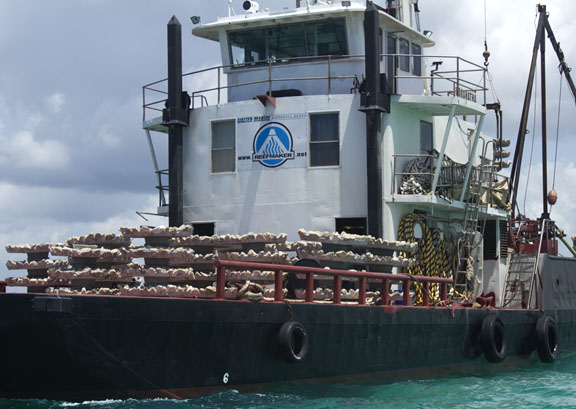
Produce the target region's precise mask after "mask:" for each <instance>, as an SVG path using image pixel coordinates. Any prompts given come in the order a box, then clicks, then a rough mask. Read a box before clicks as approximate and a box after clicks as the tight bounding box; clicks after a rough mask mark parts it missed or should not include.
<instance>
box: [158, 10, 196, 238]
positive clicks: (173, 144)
mask: <svg viewBox="0 0 576 409" xmlns="http://www.w3.org/2000/svg"><path fill="white" fill-rule="evenodd" d="M187 99H188V98H187V94H186V95H183V93H182V26H181V25H180V22H179V21H178V19H177V18H176V16H172V18H171V19H170V22H168V100H167V101H166V108H165V109H164V111H163V112H162V119H163V123H164V125H167V126H168V129H169V133H168V170H169V175H168V183H169V203H168V219H169V225H170V226H171V227H176V226H181V225H182V224H183V222H184V220H183V162H182V140H183V134H184V129H183V128H184V127H185V126H187V125H188V107H187V105H189V104H187V101H186V100H187Z"/></svg>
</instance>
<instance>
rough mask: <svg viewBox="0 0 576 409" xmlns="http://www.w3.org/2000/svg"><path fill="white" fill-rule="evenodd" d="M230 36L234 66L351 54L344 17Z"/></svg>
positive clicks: (236, 33)
mask: <svg viewBox="0 0 576 409" xmlns="http://www.w3.org/2000/svg"><path fill="white" fill-rule="evenodd" d="M228 39H229V44H230V57H231V63H232V64H235V65H244V64H267V60H268V59H271V60H272V61H274V62H287V61H288V60H287V59H289V58H302V57H314V56H323V55H346V54H348V44H347V42H346V24H345V20H344V19H343V18H338V19H328V20H322V21H312V22H307V23H296V24H279V25H276V26H273V27H267V28H257V29H250V30H239V31H232V32H230V33H228Z"/></svg>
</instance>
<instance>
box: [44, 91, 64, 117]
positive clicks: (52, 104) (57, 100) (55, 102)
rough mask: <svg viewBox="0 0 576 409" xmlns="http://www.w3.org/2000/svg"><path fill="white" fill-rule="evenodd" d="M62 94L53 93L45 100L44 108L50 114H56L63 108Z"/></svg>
mask: <svg viewBox="0 0 576 409" xmlns="http://www.w3.org/2000/svg"><path fill="white" fill-rule="evenodd" d="M64 101H65V99H64V94H62V93H61V92H55V93H54V94H52V95H50V96H49V97H48V98H46V101H45V102H46V107H47V108H48V110H49V111H50V112H51V113H52V114H58V113H59V112H60V111H61V110H62V107H63V106H64Z"/></svg>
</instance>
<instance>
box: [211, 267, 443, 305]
mask: <svg viewBox="0 0 576 409" xmlns="http://www.w3.org/2000/svg"><path fill="white" fill-rule="evenodd" d="M215 266H216V274H217V275H216V299H217V300H224V299H225V297H224V295H225V286H226V270H227V269H229V268H231V269H235V270H237V269H248V270H250V269H253V270H260V271H262V270H266V271H274V273H275V274H274V302H283V301H284V296H283V291H282V290H283V289H284V279H283V275H282V273H284V272H286V273H299V274H305V275H306V289H305V299H304V302H306V303H313V302H314V278H315V277H332V278H333V291H334V295H333V298H332V304H341V298H340V292H341V290H342V277H348V278H356V279H358V305H366V285H367V281H368V279H370V280H381V284H382V286H381V299H382V302H381V305H389V302H390V299H389V292H390V284H391V283H402V289H403V292H402V297H403V300H402V301H403V305H404V306H409V305H410V285H411V283H412V282H413V281H415V282H420V283H421V284H422V287H423V303H422V306H429V305H430V296H429V288H430V284H439V285H440V299H441V301H447V300H448V285H453V284H454V280H453V279H451V278H443V277H425V276H413V275H408V274H391V273H372V272H366V271H362V272H359V271H349V270H335V269H334V270H333V269H324V268H313V267H299V266H292V265H280V264H263V263H246V262H241V261H228V260H217V261H216V262H215Z"/></svg>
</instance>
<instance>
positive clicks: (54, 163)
mask: <svg viewBox="0 0 576 409" xmlns="http://www.w3.org/2000/svg"><path fill="white" fill-rule="evenodd" d="M0 146H1V150H0V158H2V166H4V167H14V168H19V169H61V168H64V167H66V166H67V165H68V162H69V160H70V158H69V153H68V148H67V147H66V145H64V144H63V143H62V142H60V141H57V140H53V139H48V140H38V139H37V138H36V137H35V136H34V134H33V133H32V132H30V131H19V132H16V133H14V134H12V135H3V134H0Z"/></svg>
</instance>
